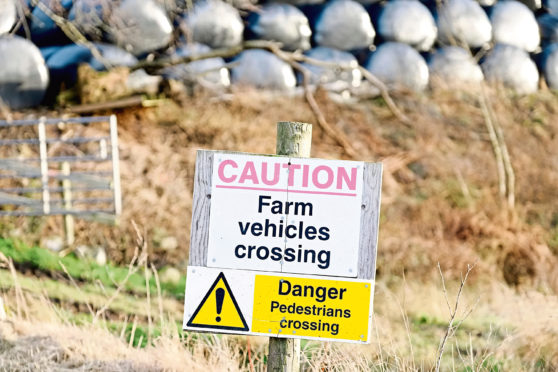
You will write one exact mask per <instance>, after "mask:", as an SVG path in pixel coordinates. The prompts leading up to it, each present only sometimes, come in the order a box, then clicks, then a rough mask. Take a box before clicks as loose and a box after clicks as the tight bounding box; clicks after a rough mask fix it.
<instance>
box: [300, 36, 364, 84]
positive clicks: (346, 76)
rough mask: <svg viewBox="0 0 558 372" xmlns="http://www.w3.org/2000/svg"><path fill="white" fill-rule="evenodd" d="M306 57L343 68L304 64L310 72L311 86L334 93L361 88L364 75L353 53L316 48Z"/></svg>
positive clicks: (307, 53)
mask: <svg viewBox="0 0 558 372" xmlns="http://www.w3.org/2000/svg"><path fill="white" fill-rule="evenodd" d="M306 55H307V56H308V57H310V58H312V59H316V60H318V61H322V62H327V63H332V64H335V65H338V66H340V67H342V68H340V67H336V66H332V67H326V66H319V65H316V64H312V63H304V64H303V66H304V67H306V68H307V69H308V70H309V71H310V81H309V83H310V84H312V85H320V86H322V87H323V88H325V89H327V90H329V91H332V92H342V91H344V90H351V89H354V88H358V87H359V86H360V83H361V81H362V74H361V72H360V70H359V68H358V62H357V60H356V58H355V57H354V56H353V55H352V54H351V53H348V52H344V51H341V50H337V49H332V48H327V47H316V48H313V49H310V50H309V51H308V52H306Z"/></svg>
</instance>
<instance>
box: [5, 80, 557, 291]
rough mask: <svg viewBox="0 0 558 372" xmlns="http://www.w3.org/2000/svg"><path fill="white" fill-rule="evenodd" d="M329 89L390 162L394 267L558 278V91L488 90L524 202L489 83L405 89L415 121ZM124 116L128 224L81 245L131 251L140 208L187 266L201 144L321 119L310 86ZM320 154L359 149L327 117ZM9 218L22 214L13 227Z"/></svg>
mask: <svg viewBox="0 0 558 372" xmlns="http://www.w3.org/2000/svg"><path fill="white" fill-rule="evenodd" d="M317 101H318V103H319V105H320V107H321V108H322V110H323V112H324V114H325V116H326V118H327V119H328V121H329V122H330V123H332V124H333V125H334V126H336V127H337V128H339V129H340V130H342V131H343V132H344V133H345V135H346V136H347V137H348V138H349V139H350V140H351V141H352V143H353V147H354V148H355V149H356V151H357V152H358V153H359V159H362V160H371V161H377V160H380V161H383V162H384V165H385V174H384V187H383V203H382V221H381V223H382V224H381V234H380V249H379V273H380V275H386V276H389V275H399V274H400V273H401V270H403V271H405V272H414V273H416V274H419V273H420V274H422V275H424V277H425V278H427V279H428V278H430V279H431V278H433V277H435V275H436V271H435V270H434V269H433V268H435V267H436V263H437V262H441V263H442V264H443V266H444V267H445V268H446V269H447V270H448V275H450V276H452V275H453V277H457V274H458V273H460V272H461V271H463V270H464V269H465V268H466V265H467V264H468V263H471V262H475V261H478V262H479V264H478V268H477V270H476V272H477V274H476V275H477V276H478V275H481V276H485V274H488V275H490V276H491V277H496V278H499V279H503V280H505V281H506V282H508V283H509V284H511V285H516V286H517V285H524V284H527V285H535V286H538V287H540V288H543V289H544V288H550V289H553V288H554V289H556V287H557V281H558V274H557V273H556V269H555V268H556V267H558V265H557V262H556V251H557V250H558V248H557V246H558V244H557V243H554V246H549V244H548V243H549V242H550V241H553V239H554V240H556V239H558V238H556V237H557V236H558V229H557V228H556V226H557V225H558V222H557V221H558V215H557V214H556V212H555V211H556V210H557V208H556V207H558V205H557V203H558V197H557V196H558V195H557V194H558V191H557V190H558V189H557V188H556V187H555V185H556V184H558V167H557V165H558V164H556V158H557V155H558V153H557V152H558V143H557V142H558V136H557V135H556V134H557V133H556V132H557V130H558V127H557V125H556V123H558V112H557V111H556V108H555V106H556V97H555V96H554V95H552V94H551V93H549V92H540V93H538V94H537V95H535V96H527V97H515V96H512V95H509V94H507V93H505V92H504V93H503V92H495V91H489V92H488V101H489V102H490V105H491V107H492V109H493V111H494V113H495V116H496V117H497V119H498V122H499V123H500V125H501V127H502V131H503V133H504V137H505V141H506V143H507V145H508V148H509V150H510V157H511V161H512V164H513V167H514V170H515V174H516V207H515V209H514V210H513V211H509V210H508V209H507V207H506V203H505V202H504V200H502V199H501V198H500V196H499V193H498V184H499V180H498V175H497V171H496V162H495V159H494V155H493V151H492V147H491V144H490V141H489V139H488V134H487V131H486V126H485V123H484V120H485V118H484V116H483V112H482V110H481V107H480V103H479V99H478V95H477V94H475V93H467V92H438V93H432V95H431V96H399V97H397V101H398V103H399V105H400V106H401V107H402V108H403V110H404V112H405V114H406V115H407V116H408V117H409V118H410V120H411V122H412V126H409V125H407V124H403V123H400V122H399V121H398V120H397V119H395V118H394V117H393V116H392V114H391V112H390V110H389V109H388V108H387V107H385V106H384V105H382V102H381V101H370V102H363V103H359V104H354V105H340V104H337V103H334V102H332V101H330V100H329V99H328V98H327V97H326V96H325V95H324V94H318V95H317ZM117 115H118V120H119V124H120V147H121V157H122V186H123V195H124V215H123V218H122V224H121V226H119V227H117V228H108V227H105V226H103V225H99V224H91V223H85V222H79V223H78V226H77V239H78V243H82V242H89V243H91V244H96V245H104V246H108V247H109V255H110V258H111V259H112V260H113V261H116V262H128V261H129V260H130V258H131V257H132V254H133V250H131V249H130V248H128V247H131V246H133V244H132V242H131V241H130V240H129V238H127V237H129V236H132V235H133V229H132V227H131V223H130V221H131V220H132V219H133V220H136V221H137V223H138V224H139V225H141V226H145V227H146V234H147V237H148V239H149V242H150V247H151V248H150V256H151V257H152V258H153V259H154V262H155V263H156V264H157V265H163V264H173V265H178V266H182V267H184V266H185V264H186V260H187V250H188V243H189V234H188V231H189V225H190V216H191V203H192V200H191V195H192V179H193V169H194V157H195V151H196V149H199V148H206V149H223V150H235V151H246V152H253V153H272V152H274V147H275V123H276V122H277V121H281V120H295V121H303V122H313V121H314V118H313V115H312V112H311V110H310V109H309V108H308V107H307V105H306V104H305V102H304V101H303V99H302V98H301V97H274V96H272V95H265V94H262V93H261V92H256V91H250V90H247V91H245V92H242V93H239V94H236V95H234V96H232V97H222V99H220V100H219V99H215V98H214V97H207V96H203V95H200V96H196V97H183V98H182V100H181V101H177V102H173V101H167V102H166V103H164V104H162V105H161V106H159V107H156V108H147V109H136V110H125V111H122V112H119V113H117ZM313 156H315V157H323V158H346V155H344V152H343V149H341V148H340V147H339V146H338V145H337V143H336V141H335V140H333V139H332V138H330V137H328V136H327V134H326V133H324V132H322V131H321V130H320V129H319V127H315V128H314V138H313ZM535 180H536V181H535ZM60 222H61V221H60V220H58V219H56V218H51V219H47V220H44V219H32V220H18V221H17V222H14V223H13V224H11V228H12V229H11V230H16V231H18V232H19V233H20V235H23V236H25V237H26V239H28V240H36V241H38V237H40V236H45V235H52V234H61V226H62V224H61V223H60ZM16 226H18V228H17V229H16V228H15V227H16ZM8 230H10V222H6V225H4V228H3V231H8ZM166 236H174V237H176V238H177V240H178V242H179V247H178V249H176V250H173V251H165V250H163V249H162V248H161V246H160V243H161V241H162V239H163V238H164V237H166ZM556 241H558V240H556ZM473 279H474V278H473Z"/></svg>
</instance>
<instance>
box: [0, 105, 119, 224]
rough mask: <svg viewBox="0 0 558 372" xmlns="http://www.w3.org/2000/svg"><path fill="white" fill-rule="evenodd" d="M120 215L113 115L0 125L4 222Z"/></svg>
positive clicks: (0, 212) (110, 219) (112, 219)
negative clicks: (7, 219)
mask: <svg viewBox="0 0 558 372" xmlns="http://www.w3.org/2000/svg"><path fill="white" fill-rule="evenodd" d="M121 212H122V200H121V190H120V166H119V158H118V133H117V121H116V117H115V116H114V115H112V116H104V117H84V118H65V119H61V118H44V117H43V118H40V119H33V120H11V121H0V216H50V215H65V216H77V217H81V218H93V219H96V220H101V221H105V222H115V221H116V218H117V217H118V216H119V215H120V214H121Z"/></svg>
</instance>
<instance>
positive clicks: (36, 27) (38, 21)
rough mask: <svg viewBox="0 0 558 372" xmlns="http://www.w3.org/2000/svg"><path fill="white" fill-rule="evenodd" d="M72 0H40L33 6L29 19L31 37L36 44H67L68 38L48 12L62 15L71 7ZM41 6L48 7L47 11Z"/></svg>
mask: <svg viewBox="0 0 558 372" xmlns="http://www.w3.org/2000/svg"><path fill="white" fill-rule="evenodd" d="M72 4H73V3H72V0H40V5H37V6H35V7H34V8H33V11H32V12H31V17H30V21H29V30H30V32H31V39H32V40H33V42H34V43H35V44H37V45H61V44H68V43H69V42H70V39H68V37H67V36H66V35H65V34H64V33H63V32H62V30H61V29H60V28H59V27H58V25H57V24H56V23H55V22H54V20H53V19H52V18H51V17H50V15H49V14H47V13H49V12H52V13H53V14H56V15H58V16H61V17H64V16H65V15H66V13H67V12H68V11H69V9H70V8H71V7H72ZM43 8H46V9H48V11H47V12H45V11H44V10H43Z"/></svg>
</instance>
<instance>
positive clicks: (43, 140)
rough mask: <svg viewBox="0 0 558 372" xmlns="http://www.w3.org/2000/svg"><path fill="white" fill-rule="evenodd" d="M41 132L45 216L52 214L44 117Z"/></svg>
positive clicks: (40, 145)
mask: <svg viewBox="0 0 558 372" xmlns="http://www.w3.org/2000/svg"><path fill="white" fill-rule="evenodd" d="M37 129H38V131H39V159H40V168H41V185H42V191H43V214H44V215H49V214H50V190H49V187H48V159H47V157H48V151H47V143H46V127H45V118H44V116H43V117H41V118H40V120H39V124H38V125H37Z"/></svg>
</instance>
